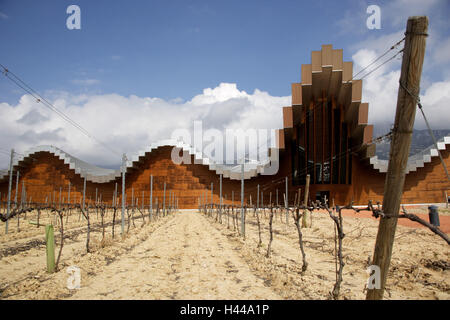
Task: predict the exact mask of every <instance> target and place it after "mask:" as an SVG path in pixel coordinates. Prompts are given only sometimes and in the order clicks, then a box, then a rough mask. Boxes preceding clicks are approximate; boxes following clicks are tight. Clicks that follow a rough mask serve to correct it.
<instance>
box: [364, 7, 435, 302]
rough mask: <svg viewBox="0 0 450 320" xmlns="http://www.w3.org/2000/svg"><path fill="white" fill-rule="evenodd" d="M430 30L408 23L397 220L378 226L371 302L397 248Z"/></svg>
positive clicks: (386, 206) (418, 21)
mask: <svg viewBox="0 0 450 320" xmlns="http://www.w3.org/2000/svg"><path fill="white" fill-rule="evenodd" d="M427 30H428V18H427V17H426V16H420V17H410V18H409V19H408V23H407V25H406V33H405V47H404V49H403V61H402V71H401V75H400V87H399V89H398V97H397V110H396V114H395V123H394V129H393V136H392V142H391V151H390V155H389V166H388V171H387V174H386V180H385V184H384V196H383V212H384V213H385V214H387V215H393V216H394V217H390V218H381V220H380V224H379V226H378V234H377V240H376V243H375V250H374V255H373V261H372V265H376V266H378V267H379V268H380V273H381V274H380V280H381V281H380V288H379V289H376V288H373V289H368V290H367V295H366V299H367V300H380V299H382V298H383V294H384V287H385V285H386V279H387V275H388V271H389V265H390V262H391V256H392V247H393V245H394V237H395V230H396V228H397V219H398V218H397V217H395V216H397V215H398V213H399V210H400V201H401V198H402V193H403V185H404V182H405V172H406V165H407V162H408V155H409V149H410V145H411V138H412V130H413V127H414V119H415V115H416V104H417V100H416V98H415V97H416V96H418V95H419V91H420V77H421V74H422V65H423V59H424V56H425V42H426V36H427ZM405 88H406V89H407V90H408V91H409V92H410V93H411V94H412V95H414V97H413V96H411V95H410V94H409V93H408V91H407V90H405Z"/></svg>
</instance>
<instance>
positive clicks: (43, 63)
mask: <svg viewBox="0 0 450 320" xmlns="http://www.w3.org/2000/svg"><path fill="white" fill-rule="evenodd" d="M72 4H75V5H78V6H79V8H80V10H81V12H80V20H81V29H79V30H77V29H73V30H69V29H68V28H67V26H66V20H67V19H68V18H69V16H70V14H68V13H67V12H66V10H67V8H68V6H70V5H72ZM369 5H378V6H379V7H380V10H381V11H380V13H381V15H380V17H381V19H380V21H381V28H380V29H368V28H367V25H366V20H367V19H368V18H369V16H370V14H369V13H367V8H368V6H369ZM449 14H450V1H447V0H420V1H419V0H392V1H375V0H371V1H358V0H347V1H345V0H344V1H331V0H329V1H319V0H318V1H283V0H282V1H264V0H259V1H250V0H247V1H232V0H227V1H206V0H204V1H203V0H202V1H200V0H199V1H191V0H183V1H170V0H169V1H141V0H133V1H117V0H116V1H111V0H109V1H106V0H96V1H82V0H71V1H65V0H53V1H49V0H40V1H35V0H34V1H31V0H27V1H25V0H14V1H13V0H0V43H1V44H0V46H1V49H2V50H0V63H1V64H2V65H4V66H6V67H7V68H8V69H9V70H11V71H12V72H13V73H14V74H16V75H18V76H19V77H20V78H21V79H22V80H23V81H25V82H26V83H27V84H28V85H29V86H30V87H32V88H33V89H34V90H36V91H37V92H39V93H40V94H41V95H42V96H43V97H45V98H46V99H47V100H49V101H50V102H51V103H52V104H53V105H54V106H55V107H57V108H58V109H59V110H61V111H63V112H64V113H65V114H67V115H68V116H70V118H72V119H73V120H75V121H76V122H77V123H78V124H80V125H81V126H82V127H83V128H85V129H86V130H87V131H89V132H90V133H91V134H92V135H93V136H95V137H96V138H97V139H98V140H100V141H102V142H103V143H105V144H106V145H108V146H110V147H111V148H113V149H114V150H116V151H118V153H120V154H121V153H127V154H133V153H136V152H137V151H139V150H142V149H144V148H146V147H147V146H149V145H150V144H151V143H152V142H156V141H158V140H161V139H168V138H170V137H171V134H172V133H173V132H174V130H176V129H179V128H188V129H189V128H192V125H193V122H194V121H195V120H202V121H203V126H204V128H216V129H218V130H225V129H226V128H234V129H238V128H244V129H246V128H255V129H260V128H268V129H276V128H281V127H282V110H281V107H283V106H288V105H291V83H293V82H301V75H300V70H301V64H308V63H311V51H313V50H320V49H321V45H323V44H332V45H333V48H338V49H343V50H344V61H353V62H354V74H355V73H357V72H358V71H359V70H361V68H363V67H364V66H366V65H367V64H369V63H370V62H371V61H373V59H375V58H376V57H378V56H379V55H380V54H382V53H383V52H385V51H386V50H387V49H388V48H389V47H390V46H391V45H393V44H394V43H396V42H397V41H398V40H400V39H402V38H403V36H404V34H403V33H404V31H405V27H406V21H407V18H408V17H409V16H413V15H427V16H428V18H429V32H428V33H429V36H428V38H427V48H426V56H425V62H424V67H423V73H422V82H421V91H420V92H421V100H422V103H423V106H424V110H425V112H426V113H427V116H428V118H429V121H430V123H431V124H432V127H433V129H449V128H450V125H449V123H450V112H448V106H447V101H449V100H450V22H448V16H449ZM400 59H401V58H400ZM400 59H395V60H393V61H392V62H390V63H388V64H386V65H383V66H382V67H381V68H380V69H378V70H376V71H375V72H373V73H372V74H371V75H369V76H368V77H367V78H365V79H364V81H363V102H368V103H369V122H370V123H373V124H374V125H375V133H379V134H382V133H384V132H383V130H384V131H385V130H386V128H388V127H389V125H390V124H392V123H393V121H394V114H395V107H396V100H397V91H398V79H399V75H400V64H401V60H400ZM415 128H418V129H423V128H424V123H423V120H422V119H421V118H420V117H416V125H415ZM0 137H1V139H0V168H6V167H7V166H8V154H7V153H8V151H9V150H10V149H11V148H15V149H16V150H17V151H18V152H25V151H26V150H27V149H29V148H31V147H34V146H37V145H45V144H51V145H54V146H57V147H59V148H62V149H63V150H65V151H67V152H68V153H70V154H72V155H74V156H76V157H78V158H80V159H83V160H85V161H88V162H90V163H92V164H96V165H100V166H103V167H117V166H118V165H119V164H120V156H118V155H117V154H115V153H112V152H110V151H109V150H108V149H105V148H104V147H102V146H101V145H99V144H98V143H96V142H95V141H94V140H92V139H90V138H88V137H86V136H85V135H83V134H82V133H80V132H79V131H78V130H77V129H75V128H73V127H72V126H70V125H69V124H68V123H67V122H65V121H64V120H62V119H61V118H59V117H58V116H57V115H56V114H55V113H53V112H51V111H50V110H49V109H47V108H46V107H45V106H44V105H43V104H42V103H37V102H36V101H35V99H34V98H32V97H31V96H29V95H27V94H26V92H24V91H23V90H22V89H20V88H18V87H17V86H16V85H14V84H13V83H12V82H11V81H9V80H8V79H7V78H6V77H5V76H4V75H0Z"/></svg>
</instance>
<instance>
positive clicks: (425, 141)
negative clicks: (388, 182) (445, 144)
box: [374, 129, 450, 160]
mask: <svg viewBox="0 0 450 320" xmlns="http://www.w3.org/2000/svg"><path fill="white" fill-rule="evenodd" d="M387 131H389V130H387ZM433 134H434V137H435V138H436V141H439V140H440V139H442V138H443V137H444V136H448V135H450V130H449V129H446V130H433ZM374 137H376V135H374ZM431 145H433V139H432V138H431V136H430V134H429V132H428V130H426V129H425V130H413V135H412V141H411V149H410V152H409V156H412V155H415V154H416V153H419V152H421V151H423V150H424V149H426V148H428V147H430V146H431ZM390 147H391V145H390V141H386V142H382V143H379V144H377V149H376V155H377V156H378V159H386V160H387V159H389V150H390Z"/></svg>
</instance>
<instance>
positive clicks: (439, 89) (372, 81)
mask: <svg viewBox="0 0 450 320" xmlns="http://www.w3.org/2000/svg"><path fill="white" fill-rule="evenodd" d="M376 57H377V53H376V52H375V51H373V50H368V49H361V50H359V51H358V52H357V53H356V54H354V55H353V57H352V58H353V61H354V64H355V69H356V70H360V69H361V68H362V67H363V66H366V65H367V64H368V63H370V62H371V61H373V60H374V59H375V58H376ZM376 65H377V64H376ZM369 70H370V69H369ZM399 79H400V67H399V66H397V68H395V67H394V68H393V66H392V65H389V64H386V65H383V66H382V67H381V68H379V69H378V70H376V71H375V72H373V73H372V74H370V75H369V76H367V77H366V78H364V80H363V101H364V102H369V123H372V124H374V125H375V128H376V126H377V125H379V126H384V125H385V124H387V123H388V124H392V123H394V119H395V110H396V107H397V95H398V88H399ZM422 87H423V86H422ZM422 92H423V95H421V101H422V104H423V106H424V111H425V114H426V116H427V118H428V120H429V122H430V124H431V126H432V128H433V129H448V128H449V123H450V112H448V101H449V99H450V81H440V82H433V83H431V84H430V86H429V87H428V88H427V89H425V90H422ZM414 127H415V128H416V129H424V128H425V123H424V121H423V119H422V115H420V114H419V112H418V111H417V114H416V122H415V126H414Z"/></svg>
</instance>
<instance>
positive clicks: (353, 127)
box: [0, 45, 450, 208]
mask: <svg viewBox="0 0 450 320" xmlns="http://www.w3.org/2000/svg"><path fill="white" fill-rule="evenodd" d="M342 56H343V52H342V50H341V49H338V50H336V49H333V48H332V46H331V45H324V46H322V50H321V51H313V52H312V54H311V64H307V65H302V67H301V79H302V82H300V83H293V84H292V105H291V106H287V107H283V108H282V110H280V112H282V114H283V129H280V130H278V132H277V149H278V152H279V164H280V165H279V170H278V172H277V173H276V174H275V175H270V176H269V175H258V176H256V177H253V178H251V179H247V180H246V181H245V194H244V196H245V198H244V201H245V202H246V203H249V201H250V197H251V199H252V203H253V204H255V203H256V198H257V194H256V190H257V187H258V185H259V186H260V192H261V193H260V195H259V199H260V201H261V199H262V200H263V203H264V204H265V205H267V204H268V203H269V201H270V200H271V202H272V203H274V204H275V203H276V199H277V195H278V204H280V205H282V204H283V193H284V192H285V181H286V180H285V179H286V177H287V179H288V199H289V203H291V204H292V203H293V202H294V198H295V193H296V192H298V189H299V188H301V189H303V186H304V184H305V177H306V175H307V174H309V175H310V176H311V186H310V199H312V200H316V199H317V198H321V197H323V196H324V195H327V198H328V199H334V201H335V203H336V204H339V205H343V204H348V203H349V202H350V201H352V200H353V201H354V203H355V204H367V202H368V201H369V200H372V201H374V202H377V201H380V202H381V201H382V197H383V190H384V183H385V173H382V172H380V171H379V170H377V169H375V168H374V167H373V166H372V165H371V164H370V158H371V157H372V156H374V154H375V153H374V151H375V145H374V144H372V143H371V140H372V132H373V126H372V125H369V124H368V108H369V106H368V104H367V103H362V101H361V97H362V81H361V80H355V79H352V63H351V62H344V61H343V60H342ZM445 147H446V148H445V150H441V153H442V156H443V158H444V161H445V162H446V164H447V167H450V155H449V154H450V146H448V145H447V144H445ZM172 148H173V147H172V146H161V147H159V148H157V149H156V150H153V151H151V152H148V153H145V155H144V156H142V157H140V158H139V161H136V162H133V164H132V166H131V167H128V168H127V173H126V189H125V192H126V201H127V203H128V204H131V202H132V201H133V200H132V199H134V202H135V203H136V199H138V200H137V201H138V205H139V206H141V205H142V202H144V205H145V206H146V207H148V206H149V202H150V176H151V175H152V176H153V206H155V204H156V201H158V203H159V204H161V203H162V201H163V198H164V191H163V190H164V183H166V204H167V202H168V197H169V192H173V193H174V194H175V195H176V196H177V197H178V199H179V206H180V207H181V208H196V207H197V206H198V203H199V201H200V202H201V203H205V202H207V203H210V202H211V184H212V186H213V192H212V197H213V199H212V201H213V202H214V203H219V199H220V197H219V175H218V174H217V173H216V172H215V171H211V170H209V168H208V166H207V165H202V164H196V163H195V161H194V156H193V155H189V154H188V153H187V154H186V156H187V157H191V164H179V165H178V164H174V163H173V162H172V160H171V150H172ZM185 152H186V151H185ZM17 170H19V171H20V179H19V184H18V186H19V190H18V200H19V201H20V198H21V194H22V190H21V188H22V181H23V182H24V185H25V188H26V195H27V201H29V200H30V198H31V200H32V201H33V202H41V203H44V202H45V201H48V202H53V203H58V202H59V197H60V195H59V193H60V190H61V199H64V202H67V200H68V196H69V195H68V187H69V182H70V185H71V194H70V202H72V203H73V202H76V203H79V202H80V200H81V198H82V193H83V183H84V179H83V178H82V177H81V176H80V174H77V173H76V172H75V170H73V169H71V168H70V166H69V165H68V164H66V163H64V161H63V160H61V159H60V158H58V157H57V156H56V155H55V154H52V153H50V152H37V153H34V154H33V155H32V156H30V157H28V158H27V159H24V161H21V162H20V163H19V164H18V165H17V166H15V167H14V174H15V172H17ZM116 184H117V187H116ZM121 186H122V183H121V178H120V177H116V178H115V179H111V180H110V181H109V182H103V183H100V182H93V181H89V180H88V181H87V188H86V202H87V203H89V202H91V203H92V202H94V201H95V199H96V194H97V199H100V197H101V199H102V202H106V203H111V202H112V199H113V194H114V190H115V189H116V188H117V190H118V201H119V203H120V201H121V194H122V190H121ZM7 190H8V178H7V177H4V178H3V179H2V180H0V192H1V200H2V201H6V196H7ZM448 190H450V183H449V182H448V180H447V179H446V177H445V173H444V170H443V167H442V165H441V164H440V161H439V157H436V156H435V157H432V159H431V162H429V163H425V164H424V166H423V167H419V168H417V170H416V171H413V172H409V173H408V174H407V175H406V181H405V187H404V194H403V199H402V202H403V203H440V202H444V199H445V198H444V197H445V191H448ZM233 193H234V197H233ZM222 195H223V197H224V200H223V202H224V203H227V204H230V203H231V200H232V197H233V198H234V203H235V204H238V203H240V200H241V199H240V181H239V180H231V179H229V178H223V183H222ZM14 196H15V179H14V183H13V194H12V199H14ZM225 198H226V199H225Z"/></svg>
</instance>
